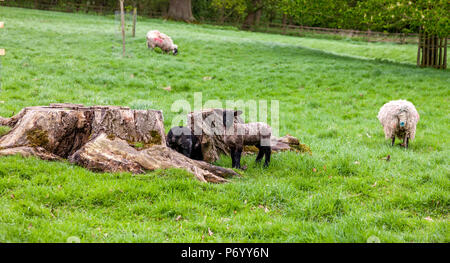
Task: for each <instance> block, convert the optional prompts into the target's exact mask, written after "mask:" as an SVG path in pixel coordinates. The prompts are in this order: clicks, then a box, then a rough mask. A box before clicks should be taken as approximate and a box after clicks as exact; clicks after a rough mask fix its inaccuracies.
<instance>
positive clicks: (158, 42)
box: [147, 30, 178, 55]
mask: <svg viewBox="0 0 450 263" xmlns="http://www.w3.org/2000/svg"><path fill="white" fill-rule="evenodd" d="M147 47H148V48H151V49H154V48H155V47H159V48H161V50H162V51H164V52H166V53H167V52H172V54H173V55H177V54H178V46H177V45H175V44H174V43H173V41H172V39H171V38H170V37H169V36H168V35H166V34H164V33H161V32H159V31H158V30H151V31H148V33H147Z"/></svg>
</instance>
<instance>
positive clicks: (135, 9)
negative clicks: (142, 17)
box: [133, 7, 137, 37]
mask: <svg viewBox="0 0 450 263" xmlns="http://www.w3.org/2000/svg"><path fill="white" fill-rule="evenodd" d="M136 16H137V8H136V7H135V8H133V37H135V36H136Z"/></svg>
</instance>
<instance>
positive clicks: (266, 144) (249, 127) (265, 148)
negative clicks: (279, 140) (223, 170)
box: [223, 111, 272, 169]
mask: <svg viewBox="0 0 450 263" xmlns="http://www.w3.org/2000/svg"><path fill="white" fill-rule="evenodd" d="M241 113H242V111H234V116H233V114H232V112H230V111H224V112H223V125H224V135H223V138H224V142H225V144H227V145H228V146H229V148H230V154H231V161H232V167H233V168H239V169H240V168H241V155H242V150H243V148H244V145H254V146H256V147H257V148H258V149H259V152H258V156H257V157H256V162H257V163H259V162H260V161H261V160H262V158H263V156H265V161H264V167H267V166H269V163H270V155H271V153H272V149H271V146H270V137H271V136H272V128H271V127H270V126H269V125H268V124H266V123H263V122H251V123H236V122H234V117H235V116H237V115H239V114H241Z"/></svg>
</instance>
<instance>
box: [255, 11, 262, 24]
mask: <svg viewBox="0 0 450 263" xmlns="http://www.w3.org/2000/svg"><path fill="white" fill-rule="evenodd" d="M261 14H262V9H258V11H256V14H255V26H257V27H258V26H259V23H260V21H261Z"/></svg>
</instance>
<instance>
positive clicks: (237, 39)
mask: <svg viewBox="0 0 450 263" xmlns="http://www.w3.org/2000/svg"><path fill="white" fill-rule="evenodd" d="M0 18H1V19H0V20H3V21H5V28H4V29H2V30H0V46H1V47H2V48H6V50H7V55H6V56H5V57H3V58H1V66H2V67H1V72H0V74H1V82H2V87H1V88H2V91H1V92H0V101H4V103H1V102H0V116H3V117H9V116H11V115H12V114H13V113H17V112H19V111H20V110H21V109H22V108H23V107H26V106H32V105H46V104H49V103H54V102H73V103H84V104H86V105H95V104H102V105H109V104H111V105H124V106H130V107H132V108H136V109H162V110H163V111H164V118H165V125H166V130H168V129H169V128H170V127H169V126H170V123H171V121H172V119H173V118H174V116H175V115H176V113H172V112H171V111H170V107H171V105H172V103H173V102H174V101H176V100H178V99H188V100H189V101H191V102H192V101H193V93H194V92H202V93H203V99H204V100H205V101H206V100H208V99H218V100H222V101H225V100H226V99H243V100H250V99H258V100H259V99H269V100H271V99H276V100H279V101H280V112H281V114H280V115H281V116H280V134H281V135H284V134H286V133H289V134H291V135H294V136H296V137H299V138H300V139H301V141H302V142H303V143H306V144H308V145H309V146H310V147H311V149H312V155H301V154H296V153H292V152H291V153H279V154H275V155H273V158H272V162H271V165H270V167H269V168H268V169H263V168H261V167H255V166H254V165H253V162H254V156H247V157H244V158H243V164H246V165H248V166H249V169H248V170H247V171H245V173H244V176H243V177H241V178H235V179H232V180H231V182H230V183H227V184H222V185H213V184H205V183H200V182H198V181H196V180H195V179H194V178H193V176H191V175H190V174H189V173H187V172H185V171H182V170H176V169H171V170H161V171H156V172H149V173H147V174H144V175H131V174H128V173H114V174H110V173H94V172H90V171H87V170H85V169H83V168H81V167H77V166H74V165H71V164H69V163H67V162H46V161H41V160H37V159H35V158H22V157H17V156H13V157H2V158H0V242H65V241H66V240H67V238H69V237H71V236H77V237H79V238H80V239H81V242H366V240H367V239H368V238H369V237H370V236H377V237H378V238H379V239H380V240H381V242H450V229H449V208H450V169H449V156H450V150H449V136H448V131H449V128H450V119H449V95H450V86H449V83H450V75H449V71H448V70H447V71H442V70H441V71H438V70H434V69H421V68H417V67H415V65H414V62H415V56H416V46H414V45H396V44H387V43H365V42H357V41H350V40H347V41H346V40H330V39H313V38H297V37H289V36H281V35H273V34H262V33H252V32H241V31H236V30H232V29H230V28H219V27H213V26H207V25H205V26H203V25H186V24H183V23H174V22H165V21H162V20H140V21H139V22H138V27H137V37H136V38H134V39H133V38H128V39H127V54H128V56H127V57H126V58H121V44H120V43H121V41H120V34H119V30H118V23H117V21H114V20H113V19H111V18H109V17H101V16H92V15H82V14H65V13H56V12H46V11H36V10H26V9H17V8H6V7H0ZM155 28H157V29H159V30H161V31H163V32H166V33H167V34H169V35H170V36H172V38H173V39H174V40H175V42H176V44H178V46H179V47H180V54H179V55H178V56H176V57H175V56H169V55H162V54H160V52H152V51H149V50H147V49H146V46H145V39H144V36H145V33H146V31H148V30H150V29H155ZM204 76H212V77H214V78H213V79H212V80H203V77H204ZM169 85H170V86H171V87H172V90H171V91H166V90H164V89H163V88H164V87H167V86H169ZM401 98H403V99H408V100H410V101H412V102H413V103H414V104H415V105H416V107H417V109H418V111H419V113H420V115H421V120H420V122H419V124H418V127H417V135H416V140H415V141H413V142H412V143H411V145H410V148H409V149H408V150H405V149H403V148H400V147H398V146H395V147H390V146H389V142H387V141H385V140H384V134H383V131H382V128H381V125H380V124H379V123H378V120H377V119H376V115H377V113H378V110H379V108H380V107H381V106H382V105H383V104H384V103H385V102H387V101H389V100H393V99H401ZM2 132H6V129H2V130H0V134H2ZM388 154H390V155H391V161H390V162H386V161H385V160H382V158H383V157H385V156H387V155H388ZM217 164H218V165H221V166H225V167H231V160H230V158H228V157H223V158H222V159H221V160H220V161H219V162H218V163H217ZM314 168H315V169H314ZM179 216H181V218H179V220H177V218H178V217H179ZM426 218H431V220H427V219H426ZM208 229H210V230H211V231H212V232H213V233H214V234H213V235H212V236H210V235H208Z"/></svg>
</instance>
